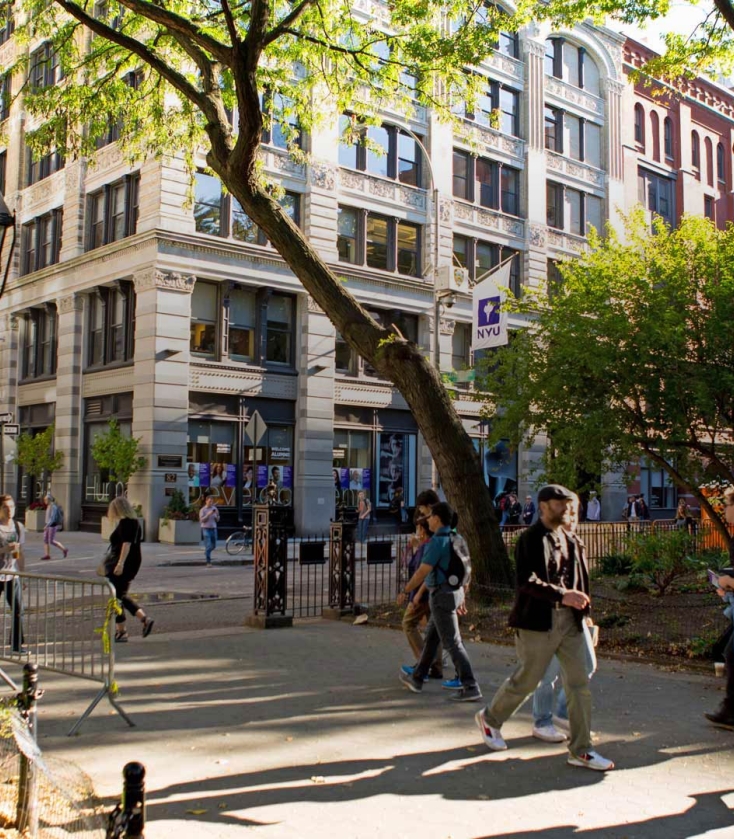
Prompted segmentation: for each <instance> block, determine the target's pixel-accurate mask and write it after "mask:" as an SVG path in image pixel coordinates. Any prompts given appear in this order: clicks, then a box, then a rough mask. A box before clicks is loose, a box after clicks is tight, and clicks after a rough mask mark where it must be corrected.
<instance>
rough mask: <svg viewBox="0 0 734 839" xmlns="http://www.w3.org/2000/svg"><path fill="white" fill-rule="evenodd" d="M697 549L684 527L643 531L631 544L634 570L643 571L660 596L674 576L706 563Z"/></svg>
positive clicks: (675, 577) (695, 569)
mask: <svg viewBox="0 0 734 839" xmlns="http://www.w3.org/2000/svg"><path fill="white" fill-rule="evenodd" d="M694 550H695V544H694V540H693V538H692V537H691V535H690V534H689V533H687V532H686V531H684V530H672V531H668V532H652V533H645V534H642V533H641V534H637V535H635V536H633V537H632V538H631V539H630V541H629V544H628V551H629V554H630V557H631V559H632V571H633V573H636V574H641V575H642V576H643V577H644V578H645V579H646V580H647V582H648V584H649V585H650V587H651V588H652V589H653V590H654V591H656V592H657V593H658V594H659V595H661V596H662V595H664V594H665V592H666V591H667V590H668V588H669V586H670V584H671V583H672V582H673V581H674V580H677V579H678V578H679V577H684V576H686V575H687V574H690V573H692V572H693V571H697V570H698V569H699V568H701V567H703V566H702V563H701V559H700V557H697V556H695V554H694Z"/></svg>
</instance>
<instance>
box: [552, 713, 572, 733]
mask: <svg viewBox="0 0 734 839" xmlns="http://www.w3.org/2000/svg"><path fill="white" fill-rule="evenodd" d="M553 725H554V726H555V727H556V728H557V729H558V730H559V731H562V732H563V733H564V734H568V733H569V732H570V731H571V726H570V725H569V723H568V717H566V718H565V719H564V718H563V717H557V716H556V715H555V714H554V715H553Z"/></svg>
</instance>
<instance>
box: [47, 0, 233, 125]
mask: <svg viewBox="0 0 734 839" xmlns="http://www.w3.org/2000/svg"><path fill="white" fill-rule="evenodd" d="M55 2H56V3H58V5H59V6H61V8H62V9H64V10H65V11H67V12H68V13H69V14H70V15H72V17H75V18H76V19H77V20H78V21H79V22H80V23H83V24H84V25H85V26H86V27H87V28H88V29H90V30H91V31H92V32H94V33H96V34H97V35H100V36H101V37H102V38H105V39H106V40H107V41H111V42H112V43H113V44H117V45H118V46H119V47H123V48H124V49H126V50H129V51H130V52H131V53H133V54H134V55H137V56H138V57H139V58H142V60H143V61H145V62H146V63H147V64H149V65H150V67H151V68H152V69H153V70H155V71H156V72H157V73H158V74H159V75H160V76H162V77H163V78H164V79H166V81H168V82H169V83H170V84H171V85H172V86H173V87H174V88H176V90H178V92H179V93H180V94H181V95H182V96H184V97H185V98H186V99H188V100H189V101H190V102H192V103H193V104H194V105H197V106H198V108H199V109H200V110H201V112H202V113H203V114H204V115H205V116H206V117H207V119H209V120H210V121H215V120H216V118H217V114H216V110H215V109H214V108H213V106H212V103H211V102H210V101H209V99H208V98H207V97H206V96H205V95H204V94H203V93H202V92H201V91H199V90H197V89H196V88H195V87H194V86H193V85H192V84H191V83H190V82H188V81H187V80H186V78H185V77H184V76H183V75H181V73H179V72H178V71H177V70H174V69H173V68H172V67H171V66H170V64H169V63H167V62H165V61H163V60H162V59H161V58H160V57H159V56H158V55H156V53H154V52H153V51H152V50H150V49H149V48H148V47H147V46H146V45H145V44H142V43H141V42H140V41H137V40H136V39H135V38H131V37H130V36H129V35H125V34H123V33H122V32H118V31H117V30H115V29H113V28H112V27H111V26H108V25H107V24H106V23H102V21H100V20H96V19H95V18H93V17H92V16H91V15H89V14H87V12H85V11H84V9H82V8H81V7H80V6H78V5H77V4H76V3H71V2H69V0H55Z"/></svg>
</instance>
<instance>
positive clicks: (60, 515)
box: [56, 504, 64, 530]
mask: <svg viewBox="0 0 734 839" xmlns="http://www.w3.org/2000/svg"><path fill="white" fill-rule="evenodd" d="M56 529H57V530H63V529H64V508H63V507H62V506H61V504H57V505H56Z"/></svg>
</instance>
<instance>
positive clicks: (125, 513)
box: [104, 496, 154, 643]
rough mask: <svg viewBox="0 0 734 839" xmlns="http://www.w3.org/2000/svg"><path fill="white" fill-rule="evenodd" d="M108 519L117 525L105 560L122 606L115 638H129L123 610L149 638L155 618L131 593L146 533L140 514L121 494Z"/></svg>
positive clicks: (108, 575)
mask: <svg viewBox="0 0 734 839" xmlns="http://www.w3.org/2000/svg"><path fill="white" fill-rule="evenodd" d="M107 518H108V519H109V520H110V523H111V524H113V525H116V526H115V529H114V530H113V531H112V534H111V535H110V546H109V548H108V549H107V556H106V557H105V559H104V572H105V577H107V579H108V580H109V581H110V582H111V583H112V585H113V586H114V589H115V594H116V595H117V597H118V599H119V600H120V602H121V603H122V606H123V612H122V613H121V614H119V615H116V616H115V641H117V642H118V643H120V642H123V641H127V640H128V634H127V628H126V627H125V612H124V609H127V611H128V612H130V614H131V615H133V616H134V617H136V618H137V619H138V620H139V621H140V622H141V623H142V624H143V638H147V637H148V635H150V631H151V630H152V629H153V623H154V621H153V619H152V618H149V617H148V616H147V615H146V614H145V612H144V611H143V610H142V609H141V608H140V606H138V604H137V603H136V602H135V601H134V600H133V599H132V598H131V597H129V596H128V591H129V590H130V583H131V582H132V581H133V580H134V579H135V577H136V576H137V573H138V571H139V570H140V563H141V561H142V558H141V554H140V542H141V539H142V536H143V534H142V532H141V528H140V523H139V522H138V516H137V513H136V512H135V510H134V509H133V506H132V504H130V502H129V501H128V500H127V498H123V497H122V496H120V497H119V498H115V499H113V500H112V501H111V502H110V506H109V509H108V510H107Z"/></svg>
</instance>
